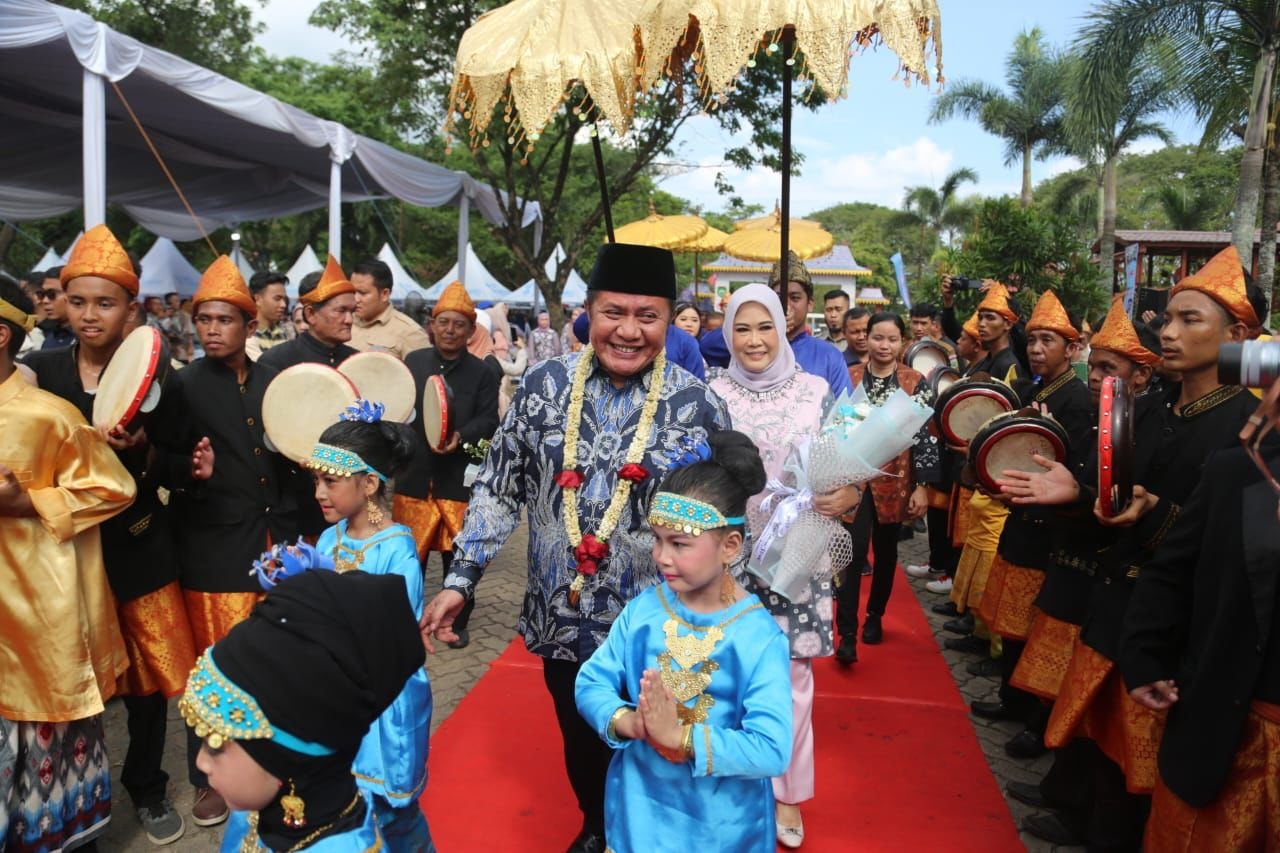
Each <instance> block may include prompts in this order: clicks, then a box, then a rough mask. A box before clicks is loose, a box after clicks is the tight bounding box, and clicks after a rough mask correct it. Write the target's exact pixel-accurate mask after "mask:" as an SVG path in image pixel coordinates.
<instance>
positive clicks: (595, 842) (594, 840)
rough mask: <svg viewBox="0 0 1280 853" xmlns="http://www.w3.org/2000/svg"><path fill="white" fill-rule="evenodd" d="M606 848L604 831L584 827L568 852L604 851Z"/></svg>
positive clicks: (598, 852) (592, 852)
mask: <svg viewBox="0 0 1280 853" xmlns="http://www.w3.org/2000/svg"><path fill="white" fill-rule="evenodd" d="M604 850H605V847H604V833H603V832H601V831H600V830H598V829H588V828H586V827H583V829H582V832H579V833H578V837H577V838H575V839H573V843H572V844H570V845H569V849H568V850H567V851H566V853H604Z"/></svg>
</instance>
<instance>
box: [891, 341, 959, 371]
mask: <svg viewBox="0 0 1280 853" xmlns="http://www.w3.org/2000/svg"><path fill="white" fill-rule="evenodd" d="M902 363H903V364H905V365H906V366H907V367H910V368H911V369H912V370H915V371H917V372H918V373H922V374H924V376H925V378H928V377H931V376H933V373H934V371H935V370H939V369H941V368H944V367H946V368H950V367H951V356H950V355H949V354H948V353H947V350H946V349H945V348H944V347H943V346H942V344H940V343H938V342H937V341H931V340H929V339H927V338H926V339H924V340H919V341H916V342H915V343H913V344H912V345H911V346H909V347H907V352H906V354H905V355H903V356H902Z"/></svg>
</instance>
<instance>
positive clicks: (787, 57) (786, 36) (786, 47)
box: [778, 27, 796, 295]
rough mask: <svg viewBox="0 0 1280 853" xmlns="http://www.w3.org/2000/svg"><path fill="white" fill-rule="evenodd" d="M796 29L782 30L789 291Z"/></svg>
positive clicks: (782, 264)
mask: <svg viewBox="0 0 1280 853" xmlns="http://www.w3.org/2000/svg"><path fill="white" fill-rule="evenodd" d="M795 47H796V31H795V30H794V29H793V28H791V27H787V28H786V29H784V30H783V31H782V223H781V224H782V246H781V254H780V256H779V258H778V264H779V267H778V268H779V270H780V271H781V275H780V276H779V280H780V281H781V282H782V292H783V294H784V295H785V294H786V292H787V284H786V283H787V282H788V281H790V280H791V279H790V278H789V273H788V271H787V257H788V253H789V251H790V249H791V233H790V232H791V65H792V63H794V62H795Z"/></svg>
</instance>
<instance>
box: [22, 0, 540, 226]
mask: <svg viewBox="0 0 1280 853" xmlns="http://www.w3.org/2000/svg"><path fill="white" fill-rule="evenodd" d="M108 82H110V83H112V84H114V85H115V86H118V87H119V89H120V91H121V92H123V95H124V97H125V98H127V99H128V101H129V103H130V105H131V106H132V107H133V109H134V111H135V112H136V114H137V116H138V119H139V121H141V123H142V125H143V126H144V127H145V128H146V130H147V133H148V135H149V136H150V137H151V139H152V140H153V141H154V143H155V145H156V147H157V148H158V149H159V151H160V152H161V154H162V156H163V157H164V159H165V162H166V163H167V164H168V166H169V168H170V169H171V170H172V172H173V174H174V176H175V178H176V179H177V181H178V184H179V186H180V187H182V190H183V193H184V194H185V195H186V196H187V198H188V200H189V201H190V202H191V205H192V207H193V208H194V209H195V211H196V212H197V214H198V215H199V217H200V224H201V225H203V227H204V228H205V229H206V230H208V231H212V230H214V229H215V228H218V227H222V226H225V225H230V224H232V223H235V222H239V221H253V220H260V219H269V218H274V217H279V216H285V215H288V214H293V213H299V212H301V211H305V210H311V209H314V208H319V207H324V206H325V205H326V204H328V205H329V206H330V240H331V244H332V245H340V241H339V240H337V239H336V238H337V237H338V235H339V234H340V227H335V226H337V225H338V224H339V223H338V220H337V216H338V212H339V209H340V207H339V205H338V202H340V201H343V202H354V201H362V200H369V199H375V198H386V197H389V196H393V197H395V198H399V199H401V200H403V201H406V202H408V203H411V204H415V205H421V206H440V205H445V204H457V205H459V206H460V208H461V211H462V215H461V216H460V219H459V245H465V242H466V235H467V231H468V216H467V212H468V211H469V209H470V207H471V206H472V205H474V206H475V208H476V209H477V210H478V211H479V212H480V213H481V215H482V216H484V217H485V218H486V219H488V220H489V221H490V222H494V223H502V222H505V216H504V214H503V203H502V199H501V198H500V197H499V195H498V194H497V193H495V192H494V191H493V190H492V189H490V188H489V187H487V186H485V185H483V184H481V183H479V182H478V181H476V180H475V179H473V178H471V177H470V176H469V175H467V174H465V173H463V172H454V171H451V170H449V169H445V168H443V167H441V166H437V165H435V164H432V163H428V162H426V161H424V160H421V159H419V158H417V157H414V156H412V155H409V154H405V153H403V152H401V151H397V150H396V149H394V148H391V147H390V146H387V145H384V144H383V143H381V142H377V141H375V140H372V139H369V138H367V137H363V136H360V135H359V134H356V133H354V132H352V131H351V130H349V129H348V128H346V127H344V126H343V125H341V124H338V123H336V122H332V121H327V120H324V119H320V118H317V117H316V116H313V115H311V114H310V113H306V112H304V111H302V110H299V109H297V108H295V107H292V106H290V105H288V104H285V103H283V102H281V101H278V100H276V99H275V98H272V97H270V96H268V95H265V94H263V93H261V92H257V91H255V90H253V89H250V88H248V87H246V86H243V85H241V84H240V83H236V82H234V81H232V80H229V79H227V78H226V77H223V76H222V75H220V74H216V73H214V72H212V71H209V70H207V69H205V68H201V67H200V66H198V65H194V64H193V63H190V62H188V61H186V60H184V59H181V58H179V57H177V56H174V55H172V54H170V53H166V52H165V51H162V50H158V49H156V48H153V47H149V46H147V45H144V44H142V43H140V42H138V41H136V40H134V39H132V38H129V37H128V36H124V35H122V34H120V33H118V32H116V31H114V30H112V29H111V28H109V27H107V26H106V25H104V24H100V23H99V22H97V21H95V20H93V19H92V18H91V17H89V16H88V15H85V14H83V13H81V12H77V11H73V10H70V9H65V8H62V7H60V6H56V5H54V4H52V3H48V2H46V1H45V0H4V2H3V3H0V116H3V118H4V119H5V120H4V121H2V122H0V151H4V152H5V169H4V170H3V173H0V217H4V218H9V219H14V220H17V221H23V220H28V219H40V218H46V217H50V216H55V215H58V214H61V213H65V212H66V211H68V210H72V209H75V208H77V207H80V206H81V205H82V204H83V205H84V208H85V218H86V222H87V223H88V224H89V225H92V224H96V223H98V222H101V221H102V219H103V217H104V216H105V210H106V204H107V201H108V200H110V201H111V202H112V203H113V204H118V205H120V206H121V207H123V208H124V209H125V211H126V212H128V214H129V215H130V216H131V217H132V218H133V219H134V220H135V221H137V222H138V223H139V224H140V225H142V226H143V227H144V228H146V229H147V230H149V231H152V232H153V233H156V234H159V235H162V236H166V237H171V238H173V239H175V240H191V239H196V238H198V237H199V236H200V228H199V227H198V226H197V224H196V223H194V222H193V221H192V220H191V218H190V216H188V215H187V213H186V211H185V210H184V208H183V206H182V204H181V202H180V200H179V199H178V197H177V196H176V195H175V193H174V192H173V189H172V188H171V187H170V185H169V183H168V181H167V180H166V179H165V178H164V177H163V175H162V174H161V172H160V170H159V169H158V168H157V167H156V163H155V161H154V158H153V157H152V155H151V153H150V152H149V151H148V150H147V147H146V145H145V143H144V142H143V140H142V139H141V138H140V135H139V133H138V131H137V129H136V128H135V127H134V126H133V123H132V121H131V120H130V119H129V117H128V114H127V112H126V110H125V109H124V106H123V104H122V103H121V100H120V97H119V96H117V94H116V92H115V90H114V89H113V88H112V87H111V86H108V85H107V83H108ZM108 164H109V166H110V167H109V168H108ZM77 166H82V168H76V167H77ZM518 211H519V214H520V217H521V225H522V226H528V225H531V224H532V225H534V226H535V229H536V230H535V240H537V239H539V238H540V229H541V212H540V210H539V208H538V205H537V204H536V203H534V202H524V201H522V202H520V204H519V205H518Z"/></svg>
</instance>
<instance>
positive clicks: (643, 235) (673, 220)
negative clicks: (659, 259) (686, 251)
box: [614, 199, 708, 249]
mask: <svg viewBox="0 0 1280 853" xmlns="http://www.w3.org/2000/svg"><path fill="white" fill-rule="evenodd" d="M707 230H708V229H707V223H706V222H705V221H704V220H703V219H702V217H700V216H663V215H662V214H661V213H658V210H657V208H655V207H654V206H653V199H649V215H648V216H646V217H645V218H644V219H639V220H636V221H635V222H628V223H627V224H626V225H622V226H619V228H618V230H617V231H616V232H615V233H614V238H615V241H616V242H618V243H635V244H637V245H640V246H655V247H657V248H659V249H674V248H676V247H677V246H681V245H683V244H685V243H687V242H689V241H690V240H697V239H698V238H699V237H701V236H703V235H704V234H706V233H707Z"/></svg>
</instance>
